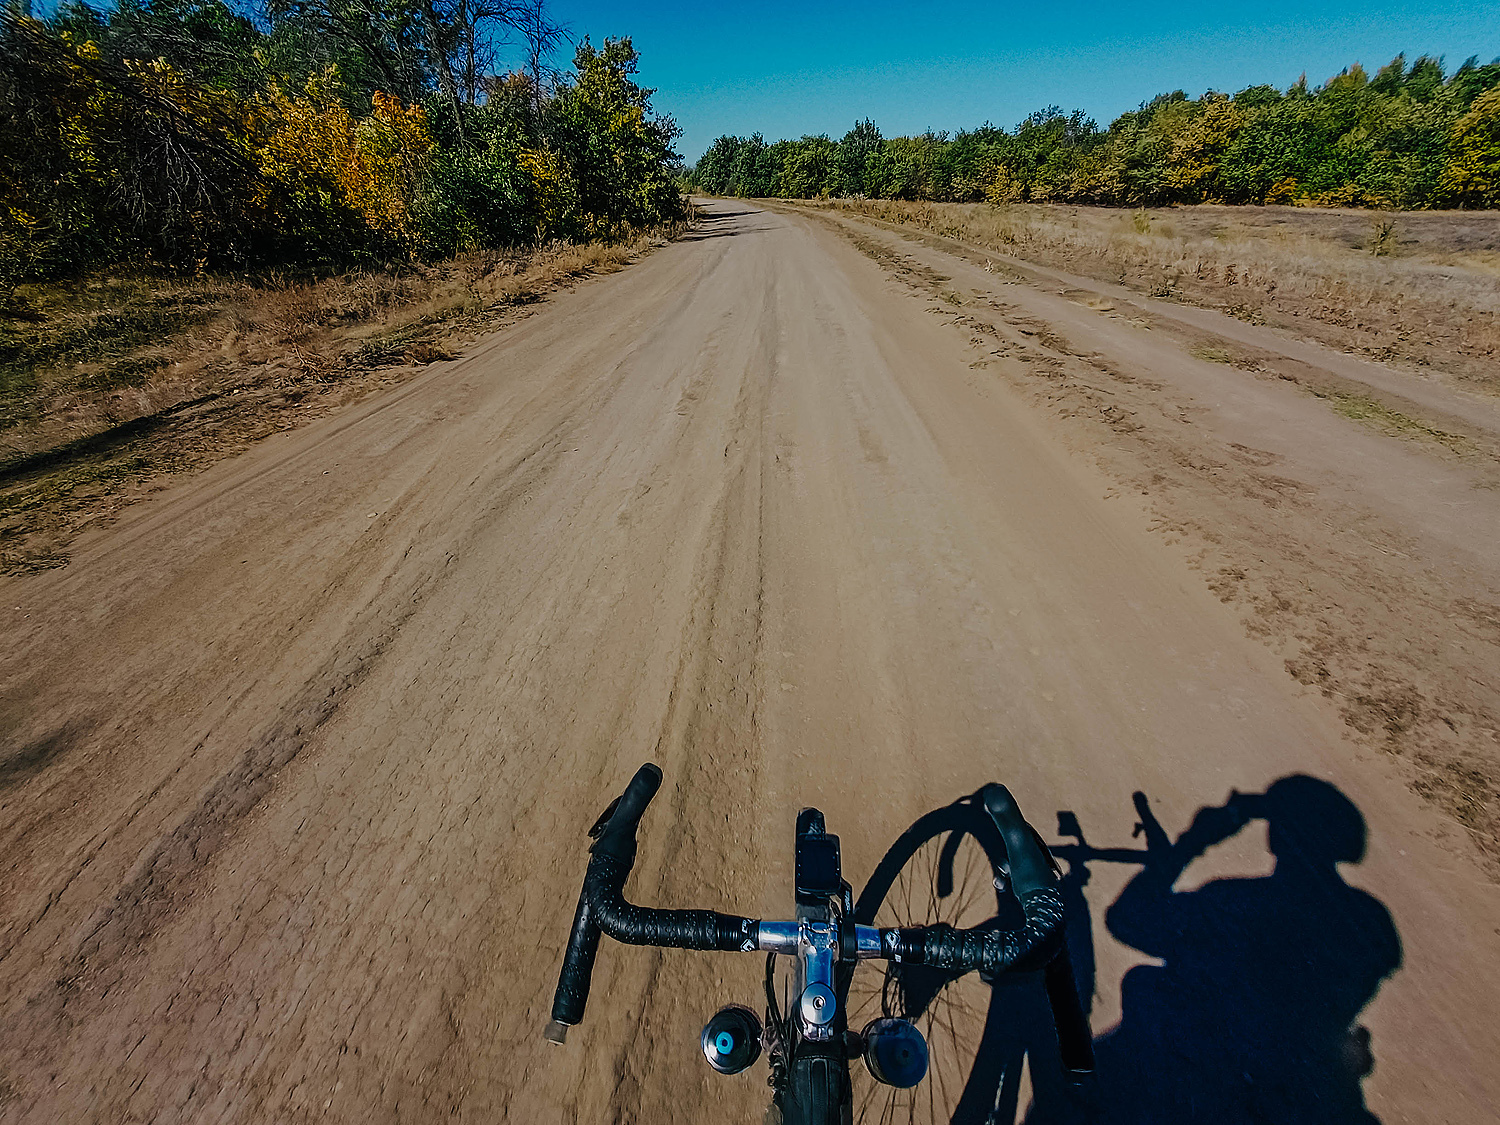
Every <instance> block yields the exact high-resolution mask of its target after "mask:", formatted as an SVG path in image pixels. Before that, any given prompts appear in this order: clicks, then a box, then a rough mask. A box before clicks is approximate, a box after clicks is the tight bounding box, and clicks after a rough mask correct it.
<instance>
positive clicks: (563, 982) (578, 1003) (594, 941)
mask: <svg viewBox="0 0 1500 1125" xmlns="http://www.w3.org/2000/svg"><path fill="white" fill-rule="evenodd" d="M598 952H599V927H598V926H596V925H595V924H594V918H593V911H591V910H590V909H589V896H588V894H587V893H586V892H585V893H583V894H580V895H579V896H578V910H577V912H576V913H575V914H574V915H573V933H572V935H571V936H570V937H569V938H568V950H567V952H566V953H565V954H564V955H563V964H562V972H560V973H559V974H558V975H557V992H556V994H555V995H554V996H553V998H552V1019H553V1021H554V1022H556V1023H560V1024H564V1025H566V1026H568V1027H571V1026H573V1025H574V1024H578V1023H582V1022H583V1012H584V1009H585V1008H587V1007H588V1003H589V984H590V982H591V981H592V979H593V975H594V955H595V954H597V953H598Z"/></svg>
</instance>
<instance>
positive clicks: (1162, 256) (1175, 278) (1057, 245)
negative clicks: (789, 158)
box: [803, 200, 1500, 394]
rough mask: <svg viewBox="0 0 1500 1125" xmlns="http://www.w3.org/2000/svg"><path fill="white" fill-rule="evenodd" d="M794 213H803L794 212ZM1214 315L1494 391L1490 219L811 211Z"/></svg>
mask: <svg viewBox="0 0 1500 1125" xmlns="http://www.w3.org/2000/svg"><path fill="white" fill-rule="evenodd" d="M803 205H804V206H806V205H807V204H803ZM811 206H821V207H824V208H827V209H830V210H835V211H845V212H853V213H856V214H860V215H864V216H868V217H871V218H875V219H879V220H881V221H884V222H888V223H896V224H901V225H906V226H913V227H918V228H921V229H925V230H929V231H932V232H933V233H935V234H939V235H942V236H944V237H948V238H954V239H958V240H960V241H963V242H967V243H970V244H972V245H977V246H985V247H990V248H992V249H995V250H997V251H1000V252H1003V253H1007V254H1015V255H1017V256H1019V257H1022V258H1025V259H1026V260H1027V261H1030V262H1036V263H1041V264H1044V265H1052V266H1056V267H1059V268H1062V269H1066V270H1069V271H1071V272H1074V273H1078V274H1082V275H1084V276H1086V277H1092V278H1096V279H1099V280H1103V281H1112V282H1117V283H1119V284H1121V285H1125V286H1128V287H1131V288H1134V289H1138V290H1143V291H1146V292H1149V293H1150V294H1152V295H1153V296H1157V297H1169V298H1173V299H1176V300H1179V301H1185V302H1189V303H1192V304H1198V305H1203V306H1205V307H1208V308H1215V309H1220V310H1222V311H1225V312H1228V313H1230V314H1231V315H1233V316H1236V317H1238V318H1240V319H1242V320H1245V321H1247V322H1250V323H1252V324H1269V325H1272V326H1275V327H1278V328H1282V329H1286V330H1289V331H1292V332H1295V333H1297V334H1299V335H1305V336H1308V337H1311V338H1312V339H1315V340H1318V341H1320V342H1322V343H1325V344H1328V345H1330V346H1333V347H1336V348H1339V349H1340V350H1345V351H1350V352H1354V353H1357V354H1360V355H1365V356H1369V357H1371V358H1374V359H1379V360H1382V361H1384V362H1388V363H1392V364H1395V365H1398V366H1401V367H1405V368H1409V369H1412V370H1414V371H1416V372H1418V373H1427V372H1430V371H1432V370H1436V371H1442V372H1447V373H1450V374H1452V375H1454V376H1456V377H1457V378H1458V379H1459V380H1461V381H1462V382H1463V383H1464V384H1465V385H1467V386H1470V387H1472V388H1474V389H1476V390H1480V391H1483V392H1486V393H1492V394H1500V212H1497V211H1416V212H1403V213H1394V212H1380V211H1375V212H1372V211H1354V210H1324V209H1314V208H1301V207H1218V206H1207V205H1204V206H1195V207H1173V208H1165V209H1140V210H1134V211H1130V210H1123V209H1117V208H1108V207H1073V206H1057V205H1048V204H1019V203H1018V204H1011V205H1008V206H1003V207H992V206H990V205H988V204H982V203H904V202H895V201H890V200H837V201H831V202H828V203H824V204H812V205H811Z"/></svg>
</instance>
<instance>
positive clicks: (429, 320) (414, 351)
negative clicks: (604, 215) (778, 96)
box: [0, 231, 675, 574]
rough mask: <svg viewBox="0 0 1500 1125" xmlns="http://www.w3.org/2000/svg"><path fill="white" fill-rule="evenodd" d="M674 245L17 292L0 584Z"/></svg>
mask: <svg viewBox="0 0 1500 1125" xmlns="http://www.w3.org/2000/svg"><path fill="white" fill-rule="evenodd" d="M674 233H675V231H662V232H652V233H649V234H643V235H641V236H640V237H639V238H637V239H635V240H634V241H632V242H628V243H621V244H615V245H609V246H604V245H592V244H591V245H587V246H569V245H554V246H548V247H543V248H540V249H533V250H524V251H516V252H513V253H499V252H494V253H488V252H487V253H475V254H472V255H469V256H467V257H463V258H458V259H453V260H451V261H447V262H442V263H438V264H435V265H410V264H409V265H406V266H404V267H402V266H393V267H390V268H388V269H384V270H372V271H367V272H360V273H353V274H341V275H336V276H333V277H328V278H322V279H315V280H308V279H302V280H296V279H289V278H285V277H276V276H271V277H264V278H260V279H257V280H256V281H255V282H253V283H252V282H248V281H245V280H242V279H238V278H231V277H213V276H204V277H179V278H165V277H161V276H150V275H140V276H135V275H130V274H121V275H110V274H104V275H100V276H97V277H93V278H87V279H83V280H81V281H77V282H71V283H57V284H47V285H25V286H21V287H20V288H19V289H18V290H17V291H16V292H15V293H14V294H13V295H12V297H11V299H10V300H9V302H8V303H6V304H5V306H4V308H3V309H0V574H26V573H30V572H33V571H37V570H46V569H49V568H52V567H57V566H63V565H66V563H67V561H68V558H69V546H70V544H71V543H72V541H73V540H74V538H76V537H77V535H78V534H79V533H80V532H82V531H83V530H85V529H86V528H90V527H98V526H107V525H108V524H109V522H110V521H111V520H112V519H113V518H114V517H115V516H116V515H117V514H118V513H119V512H120V511H121V510H122V509H123V508H125V507H127V506H129V505H130V504H132V503H135V502H136V501H137V500H140V499H142V498H143V497H145V496H149V495H151V494H152V493H153V492H156V491H158V490H160V489H161V488H163V487H165V486H166V485H167V484H168V483H169V482H170V480H171V478H172V477H173V476H176V475H178V474H181V473H184V472H189V471H193V470H196V469H201V468H203V467H204V466H205V465H209V464H212V463H213V462H215V461H217V460H220V459H222V458H224V457H226V456H230V455H232V454H234V453H237V452H239V451H240V450H242V449H243V448H245V446H247V445H248V444H250V443H252V442H255V441H259V440H260V439H262V438H264V437H266V436H267V435H268V434H272V433H276V432H278V431H281V430H287V429H292V428H295V427H297V426H301V425H304V424H306V423H307V422H308V421H310V420H311V419H313V418H317V417H320V416H322V415H323V414H326V413H327V412H329V411H330V410H336V409H340V408H342V407H345V406H347V405H349V404H350V403H353V402H357V401H359V400H360V399H362V398H364V397H365V396H367V395H369V394H371V393H375V392H378V391H381V390H385V389H389V388H391V387H394V386H398V385H400V384H401V383H402V382H404V381H405V380H406V379H408V378H410V377H411V376H412V375H413V374H415V373H416V372H418V371H420V370H421V369H422V368H423V367H424V366H426V365H427V364H429V363H432V362H434V361H435V360H440V359H449V358H452V356H453V355H454V354H455V353H456V351H457V350H458V349H461V348H462V347H463V346H465V345H466V344H468V343H471V342H472V341H473V340H475V339H477V338H478V337H479V336H482V335H484V334H486V333H488V332H492V331H494V330H495V329H496V328H497V327H498V326H500V325H503V324H506V323H509V322H511V321H513V320H516V319H518V318H520V317H524V316H526V315H528V313H529V311H531V306H533V305H534V303H535V302H537V301H539V300H542V299H543V298H544V297H545V296H546V295H547V294H548V293H551V292H554V291H556V290H557V289H559V288H561V287H566V286H568V285H571V284H574V283H575V282H576V281H577V280H578V279H580V278H582V277H588V276H593V275H596V274H601V273H610V272H613V271H614V270H616V269H619V268H621V267H622V266H623V265H625V264H626V263H628V262H629V261H631V260H632V259H634V258H636V257H638V256H640V255H641V254H643V253H649V252H650V251H651V250H652V249H654V248H656V247H658V246H660V245H662V244H663V243H664V242H665V240H666V239H665V237H663V236H670V235H672V234H674Z"/></svg>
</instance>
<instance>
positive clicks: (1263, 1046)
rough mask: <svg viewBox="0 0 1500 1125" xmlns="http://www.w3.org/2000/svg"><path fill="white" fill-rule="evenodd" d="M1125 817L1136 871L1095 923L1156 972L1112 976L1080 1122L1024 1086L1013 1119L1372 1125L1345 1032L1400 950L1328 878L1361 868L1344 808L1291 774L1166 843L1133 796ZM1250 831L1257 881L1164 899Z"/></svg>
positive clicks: (1074, 1111)
mask: <svg viewBox="0 0 1500 1125" xmlns="http://www.w3.org/2000/svg"><path fill="white" fill-rule="evenodd" d="M1135 804H1136V809H1137V811H1138V812H1139V814H1140V817H1141V821H1140V826H1139V829H1138V831H1142V832H1144V834H1145V838H1146V851H1145V853H1144V854H1143V855H1142V853H1139V852H1137V853H1134V854H1135V855H1137V856H1141V858H1142V859H1143V860H1144V863H1143V866H1142V869H1141V871H1140V873H1139V874H1137V875H1136V876H1135V877H1134V878H1132V879H1131V881H1130V883H1129V884H1128V885H1127V886H1126V887H1125V889H1124V890H1123V891H1121V893H1120V895H1119V897H1118V898H1117V899H1116V900H1115V902H1114V904H1113V905H1111V906H1110V908H1109V910H1108V911H1107V912H1106V914H1105V925H1106V927H1107V928H1108V930H1109V932H1110V933H1111V934H1113V935H1114V936H1115V937H1116V938H1118V939H1119V940H1120V941H1122V942H1124V943H1125V944H1127V945H1130V946H1133V947H1134V948H1136V949H1139V950H1140V951H1141V952H1143V953H1146V954H1149V955H1151V956H1153V957H1157V958H1160V959H1161V960H1162V961H1163V964H1162V965H1160V966H1159V967H1158V966H1139V967H1137V968H1134V969H1131V970H1130V971H1129V972H1128V973H1127V974H1126V975H1125V979H1124V981H1123V982H1122V986H1121V996H1122V1018H1121V1021H1120V1024H1119V1025H1118V1026H1117V1027H1116V1028H1114V1029H1113V1030H1111V1031H1109V1032H1108V1033H1106V1034H1104V1035H1102V1036H1100V1037H1099V1038H1098V1039H1097V1040H1096V1043H1095V1049H1096V1053H1097V1055H1098V1068H1099V1069H1098V1079H1097V1090H1096V1099H1097V1100H1096V1103H1095V1104H1094V1105H1093V1106H1092V1107H1090V1108H1089V1109H1088V1110H1087V1111H1085V1110H1084V1109H1083V1108H1082V1107H1081V1106H1080V1104H1079V1103H1078V1102H1077V1101H1076V1100H1075V1099H1068V1098H1054V1097H1052V1096H1050V1094H1049V1093H1048V1092H1046V1091H1044V1089H1043V1088H1042V1087H1041V1086H1040V1085H1039V1086H1038V1089H1037V1097H1036V1098H1035V1100H1034V1101H1033V1104H1032V1107H1031V1110H1030V1112H1029V1113H1028V1115H1027V1120H1028V1121H1031V1122H1039V1123H1041V1122H1049V1123H1050V1122H1061V1121H1076V1120H1090V1121H1096V1122H1102V1123H1111V1125H1113V1123H1118V1125H1127V1123H1128V1125H1135V1123H1145V1122H1152V1123H1157V1122H1196V1121H1205V1122H1212V1123H1213V1125H1238V1123H1241V1122H1244V1123H1249V1122H1276V1123H1278V1125H1301V1123H1307V1125H1312V1123H1318V1125H1333V1123H1340V1125H1343V1123H1350V1125H1355V1123H1359V1125H1369V1123H1373V1122H1374V1121H1375V1120H1376V1118H1375V1116H1374V1115H1373V1114H1372V1113H1370V1112H1369V1110H1368V1109H1367V1108H1366V1106H1365V1102H1364V1092H1363V1088H1362V1083H1363V1079H1364V1078H1365V1076H1366V1075H1368V1074H1369V1073H1370V1071H1371V1069H1372V1068H1373V1066H1374V1057H1373V1055H1372V1054H1371V1051H1370V1037H1369V1033H1368V1032H1367V1031H1366V1030H1365V1029H1364V1028H1362V1027H1359V1026H1358V1025H1357V1024H1356V1022H1355V1021H1356V1019H1357V1017H1358V1016H1359V1013H1360V1011H1361V1010H1363V1008H1364V1007H1365V1005H1366V1004H1368V1003H1369V1002H1370V1000H1371V999H1372V998H1373V997H1374V995H1375V993H1376V991H1377V990H1378V989H1379V987H1380V984H1381V982H1382V981H1383V980H1384V979H1385V978H1386V977H1387V976H1389V975H1390V974H1391V973H1392V972H1394V971H1395V970H1396V969H1397V968H1398V967H1399V966H1400V964H1401V943H1400V938H1399V937H1398V935H1397V932H1396V928H1395V925H1394V924H1393V922H1392V921H1391V917H1390V914H1389V913H1388V912H1387V911H1386V909H1385V907H1384V906H1382V905H1381V904H1380V902H1379V901H1378V900H1377V899H1375V898H1373V897H1372V896H1370V895H1368V894H1366V893H1365V892H1364V891H1361V890H1359V889H1357V888H1355V887H1351V886H1349V884H1347V883H1345V882H1344V880H1343V877H1342V876H1341V875H1340V873H1339V869H1338V865H1339V864H1341V863H1358V862H1359V861H1360V860H1361V859H1362V858H1363V857H1364V852H1365V822H1364V818H1363V817H1362V816H1361V815H1360V813H1359V810H1358V809H1357V808H1356V807H1355V806H1354V804H1353V803H1352V802H1351V801H1349V799H1348V798H1347V797H1345V796H1344V795H1343V794H1342V793H1341V792H1340V791H1339V790H1338V789H1337V788H1335V787H1334V786H1332V785H1330V784H1328V783H1327V782H1324V781H1319V780H1317V779H1315V778H1311V777H1305V776H1300V775H1297V776H1291V777H1285V778H1282V779H1281V780H1280V781H1277V782H1276V783H1275V784H1273V785H1272V786H1271V787H1270V788H1269V789H1267V790H1266V792H1265V793H1264V794H1258V795H1244V794H1238V793H1236V794H1234V795H1232V796H1231V797H1230V799H1229V801H1228V802H1226V803H1225V804H1224V805H1222V806H1219V807H1217V808H1203V809H1200V810H1199V811H1198V814H1197V816H1196V817H1195V818H1194V819H1193V823H1192V825H1191V826H1190V827H1189V828H1188V829H1187V831H1185V832H1184V833H1182V835H1181V836H1179V837H1178V838H1177V839H1176V840H1175V841H1173V840H1170V839H1169V838H1168V836H1167V834H1166V832H1165V831H1164V830H1163V829H1162V827H1161V825H1160V824H1159V823H1158V822H1157V820H1156V818H1155V816H1154V815H1153V814H1152V813H1151V810H1150V807H1149V805H1148V804H1147V801H1146V798H1145V796H1144V795H1143V794H1140V793H1137V794H1136V795H1135ZM1253 819H1263V820H1265V821H1266V822H1267V824H1268V826H1269V841H1270V848H1271V851H1272V853H1273V854H1274V855H1275V857H1276V866H1275V870H1274V871H1273V873H1272V874H1271V875H1269V876H1266V877H1263V878H1249V879H1218V880H1214V881H1213V882H1210V883H1208V884H1206V885H1204V886H1203V887H1201V888H1199V889H1198V890H1195V891H1176V890H1174V889H1173V885H1174V884H1175V883H1176V882H1177V880H1178V878H1179V877H1180V876H1181V875H1182V874H1183V873H1184V871H1186V869H1187V868H1188V867H1189V865H1190V864H1192V863H1193V861H1194V860H1196V859H1197V858H1198V857H1199V856H1201V855H1203V854H1204V852H1206V851H1207V850H1208V849H1210V848H1212V847H1214V846H1215V845H1216V844H1219V843H1221V842H1223V841H1224V840H1227V839H1229V838H1230V837H1232V836H1234V835H1235V834H1236V833H1237V832H1239V831H1240V830H1241V829H1242V828H1244V827H1245V825H1246V824H1248V823H1249V822H1250V821H1251V820H1253ZM1060 850H1063V851H1071V850H1073V849H1060ZM1078 852H1079V858H1080V859H1083V858H1086V857H1087V853H1088V849H1082V848H1080V849H1078ZM1097 854H1098V855H1099V857H1100V858H1106V857H1105V855H1104V853H1097ZM1130 854H1131V853H1116V854H1115V855H1112V856H1108V857H1107V858H1125V857H1126V856H1128V855H1130ZM1085 877H1086V876H1085ZM998 1119H1002V1120H1008V1119H1005V1118H998Z"/></svg>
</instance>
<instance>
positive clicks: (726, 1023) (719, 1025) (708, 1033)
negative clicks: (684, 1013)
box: [702, 1004, 760, 1074]
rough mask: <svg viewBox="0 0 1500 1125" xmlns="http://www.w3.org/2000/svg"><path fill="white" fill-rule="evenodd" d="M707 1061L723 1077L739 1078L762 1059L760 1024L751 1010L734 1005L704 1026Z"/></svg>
mask: <svg viewBox="0 0 1500 1125" xmlns="http://www.w3.org/2000/svg"><path fill="white" fill-rule="evenodd" d="M702 1043H703V1057H704V1058H705V1059H707V1060H708V1065H709V1066H711V1067H713V1068H714V1069H715V1070H717V1071H718V1072H719V1073H720V1074H738V1073H739V1072H740V1071H742V1070H744V1069H745V1068H746V1067H747V1066H749V1065H750V1064H751V1063H753V1062H754V1061H755V1060H756V1059H758V1058H760V1020H759V1019H758V1018H757V1017H756V1015H755V1013H754V1012H752V1011H751V1010H750V1009H749V1008H746V1007H743V1006H741V1005H739V1004H731V1005H729V1006H728V1007H727V1008H720V1009H719V1010H718V1011H717V1012H715V1013H714V1017H713V1019H711V1020H709V1021H708V1022H707V1023H706V1024H704V1025H703V1036H702Z"/></svg>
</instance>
